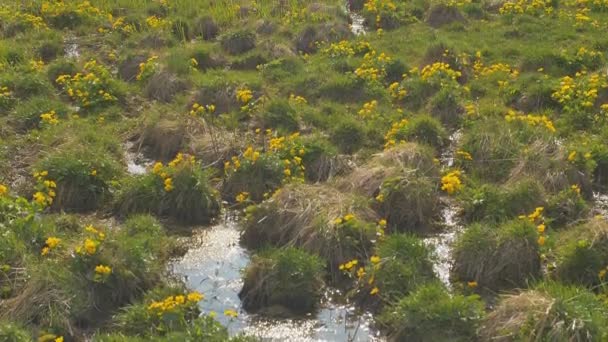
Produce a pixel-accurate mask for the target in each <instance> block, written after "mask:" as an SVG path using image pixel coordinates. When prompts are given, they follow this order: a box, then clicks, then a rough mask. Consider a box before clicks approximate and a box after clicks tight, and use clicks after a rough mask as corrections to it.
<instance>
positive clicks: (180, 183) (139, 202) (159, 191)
mask: <svg viewBox="0 0 608 342" xmlns="http://www.w3.org/2000/svg"><path fill="white" fill-rule="evenodd" d="M208 178H209V176H208V173H207V172H205V170H203V169H202V168H201V166H200V163H198V162H195V161H194V160H193V159H190V157H184V156H183V155H182V154H178V156H177V157H176V159H174V160H173V161H172V162H170V163H169V164H168V165H166V166H165V165H163V164H162V163H157V164H155V167H154V169H153V172H152V173H148V174H146V175H142V176H136V177H131V178H128V179H126V180H124V182H123V184H121V189H120V191H119V192H118V194H117V196H116V197H117V198H116V201H115V204H114V206H115V210H116V211H117V213H118V214H119V215H121V216H127V215H130V214H133V213H150V214H155V215H158V216H160V217H169V218H172V219H174V220H176V221H178V222H180V223H184V224H205V223H209V222H210V221H211V220H212V219H213V218H215V217H216V216H217V215H218V214H219V211H220V205H219V198H218V197H219V193H218V192H217V191H216V190H214V189H212V188H211V187H210V186H209V180H208Z"/></svg>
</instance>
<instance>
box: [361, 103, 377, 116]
mask: <svg viewBox="0 0 608 342" xmlns="http://www.w3.org/2000/svg"><path fill="white" fill-rule="evenodd" d="M377 109H378V101H376V100H372V101H370V102H366V103H364V104H363V108H361V109H360V110H359V116H360V117H361V118H363V119H372V118H375V117H377V116H378V114H377V113H376V111H377Z"/></svg>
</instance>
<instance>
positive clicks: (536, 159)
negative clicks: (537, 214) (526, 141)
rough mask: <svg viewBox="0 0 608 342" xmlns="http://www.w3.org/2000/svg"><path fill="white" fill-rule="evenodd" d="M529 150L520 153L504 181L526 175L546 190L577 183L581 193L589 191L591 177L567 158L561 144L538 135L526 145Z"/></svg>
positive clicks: (566, 187) (562, 187)
mask: <svg viewBox="0 0 608 342" xmlns="http://www.w3.org/2000/svg"><path fill="white" fill-rule="evenodd" d="M528 151H529V154H528V155H525V156H520V157H519V158H518V160H517V161H516V162H515V166H514V167H513V169H512V170H511V174H510V175H509V179H508V181H507V182H508V183H514V182H517V181H518V180H520V179H522V178H525V177H527V176H529V177H533V178H535V179H537V180H538V181H539V182H540V183H541V184H542V185H543V187H544V188H545V190H547V191H548V192H550V193H557V192H559V191H561V190H564V189H568V188H570V186H571V185H572V184H577V185H579V187H580V188H581V190H582V191H583V193H585V194H586V195H589V194H590V193H591V178H590V175H586V174H584V173H582V172H580V171H579V170H577V169H576V168H575V167H574V166H573V165H572V164H571V163H569V162H568V160H567V158H568V153H569V152H568V151H567V149H566V148H565V146H562V145H560V144H559V143H557V142H554V141H547V140H544V139H538V140H536V141H534V142H533V143H532V144H531V145H530V147H528Z"/></svg>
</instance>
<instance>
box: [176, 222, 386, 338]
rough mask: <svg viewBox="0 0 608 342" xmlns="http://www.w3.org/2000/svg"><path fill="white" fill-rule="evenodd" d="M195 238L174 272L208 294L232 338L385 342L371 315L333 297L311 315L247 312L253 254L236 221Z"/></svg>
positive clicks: (207, 309)
mask: <svg viewBox="0 0 608 342" xmlns="http://www.w3.org/2000/svg"><path fill="white" fill-rule="evenodd" d="M190 239H191V241H188V243H190V244H191V245H192V247H191V249H190V250H189V251H188V253H186V255H185V256H184V257H183V258H182V259H181V260H178V261H176V262H175V263H174V264H173V271H174V273H175V274H178V275H182V276H183V277H184V279H185V281H186V283H187V285H188V286H189V287H190V288H191V289H193V290H196V291H199V292H201V293H203V294H204V295H205V300H204V301H202V302H201V310H202V311H203V312H204V313H211V312H214V313H215V314H216V319H217V320H218V321H219V322H220V323H222V324H223V325H225V326H226V327H228V330H229V331H230V333H231V334H233V335H234V334H238V333H245V334H247V335H250V336H256V337H258V338H260V339H261V340H262V341H284V340H286V339H289V340H291V341H357V342H365V341H382V339H381V338H379V337H378V333H377V332H375V331H373V330H372V329H371V327H370V325H371V322H372V321H373V317H371V315H370V314H364V315H361V314H359V313H358V312H357V310H356V309H355V307H354V306H352V305H340V304H338V303H336V302H335V301H334V300H332V299H331V298H329V297H330V294H329V293H328V298H327V299H326V301H325V303H323V304H322V307H321V309H320V310H319V312H318V313H316V314H314V315H310V316H309V317H304V318H301V319H274V318H273V319H270V318H264V317H260V316H258V315H249V314H247V313H246V312H244V310H242V308H241V301H240V299H239V297H238V292H239V291H240V289H241V287H242V280H241V270H243V269H244V268H245V267H246V266H247V264H248V263H249V254H248V252H247V251H246V250H245V249H244V248H242V247H241V246H240V245H239V243H238V241H239V232H238V230H237V227H236V222H235V221H234V220H233V219H231V218H226V219H225V220H223V221H222V222H220V223H219V224H217V225H216V226H213V227H211V228H202V229H200V230H198V231H197V233H196V234H195V236H194V237H193V238H190ZM226 309H233V310H236V311H238V313H239V316H238V317H236V318H229V317H226V316H225V315H223V313H224V310H226Z"/></svg>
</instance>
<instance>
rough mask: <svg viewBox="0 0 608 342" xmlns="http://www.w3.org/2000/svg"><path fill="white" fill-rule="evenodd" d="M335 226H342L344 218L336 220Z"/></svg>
mask: <svg viewBox="0 0 608 342" xmlns="http://www.w3.org/2000/svg"><path fill="white" fill-rule="evenodd" d="M334 224H335V225H336V226H337V225H340V224H342V218H340V217H338V218H337V219H335V220H334Z"/></svg>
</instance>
